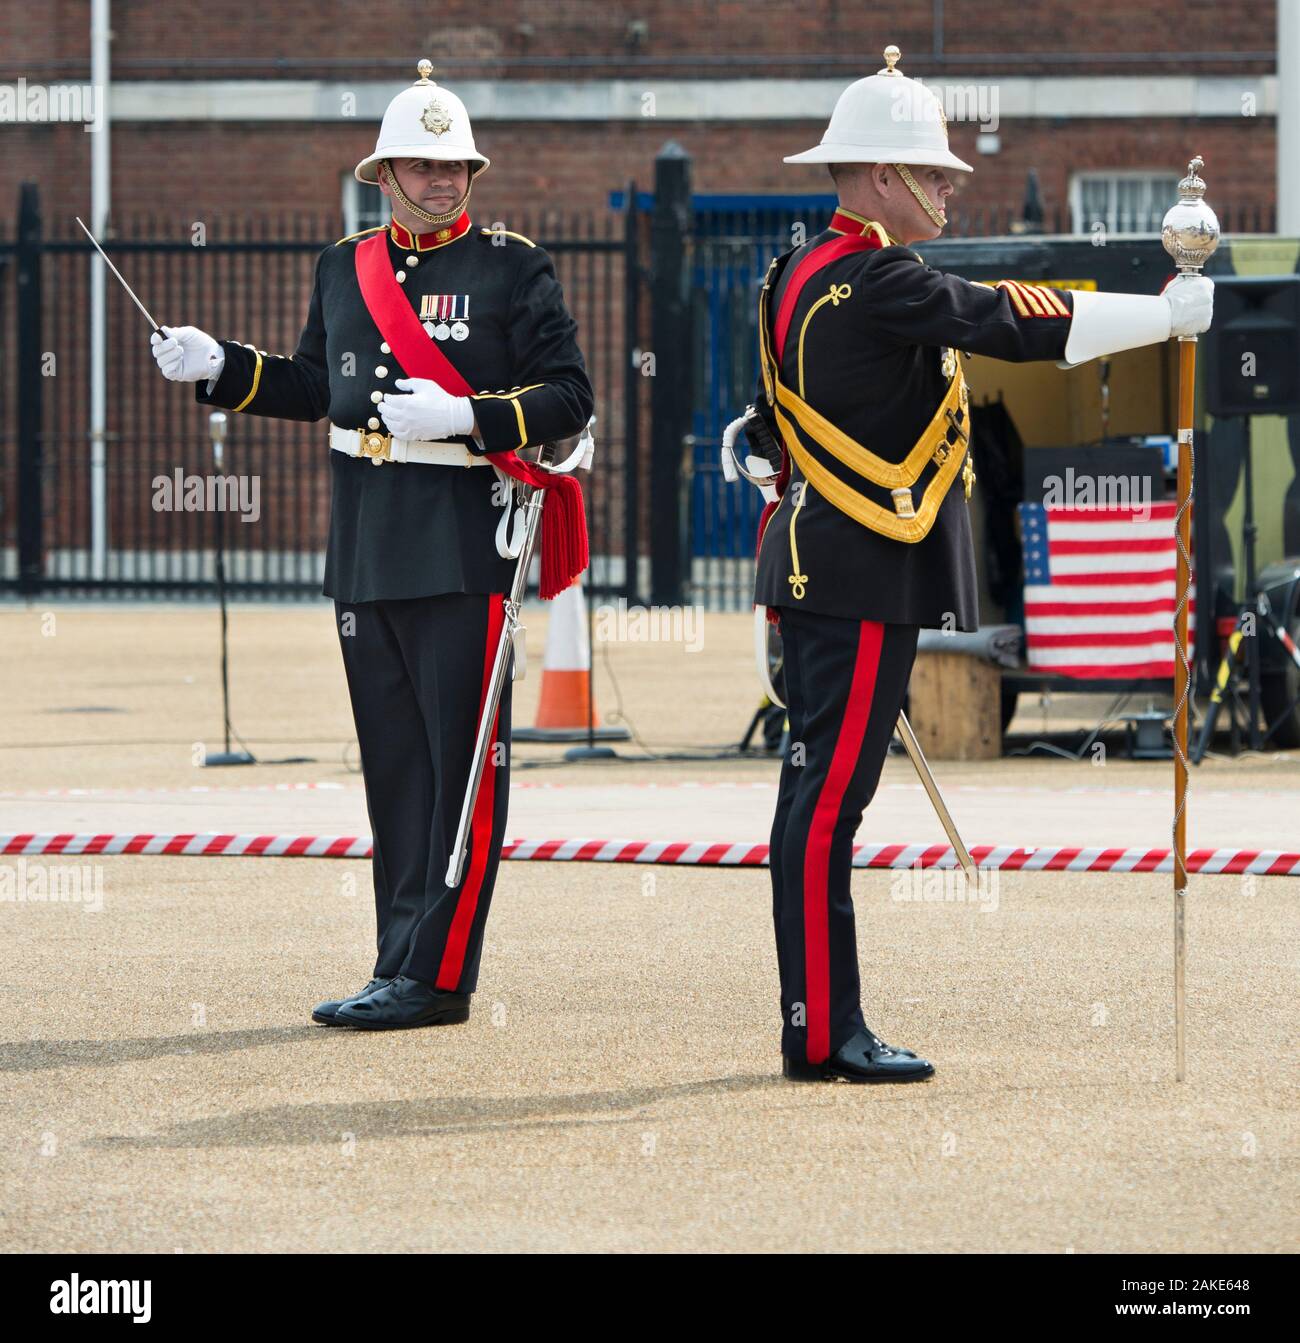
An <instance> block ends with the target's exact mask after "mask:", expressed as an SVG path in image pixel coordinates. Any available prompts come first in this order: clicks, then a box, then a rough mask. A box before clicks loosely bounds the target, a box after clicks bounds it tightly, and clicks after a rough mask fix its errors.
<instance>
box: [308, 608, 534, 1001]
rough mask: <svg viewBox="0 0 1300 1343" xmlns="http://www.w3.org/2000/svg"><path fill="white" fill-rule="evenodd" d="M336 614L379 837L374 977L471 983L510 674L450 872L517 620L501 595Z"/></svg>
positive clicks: (489, 875)
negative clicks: (503, 645) (462, 847)
mask: <svg viewBox="0 0 1300 1343" xmlns="http://www.w3.org/2000/svg"><path fill="white" fill-rule="evenodd" d="M335 614H336V616H337V619H338V626H339V643H340V645H341V647H342V649H343V665H344V667H345V669H346V671H347V679H348V693H349V695H350V696H351V699H352V716H353V720H354V721H355V723H356V729H357V740H358V742H359V743H360V747H361V770H362V774H363V776H364V778H365V783H366V807H367V810H368V811H369V813H370V832H371V834H372V835H373V836H374V856H373V860H372V870H373V875H374V883H375V922H376V941H377V946H378V955H377V958H376V961H375V968H374V974H375V976H376V977H381V978H388V977H391V976H393V975H399V974H401V975H409V976H411V977H412V978H413V979H422V980H425V981H426V982H427V983H430V984H435V985H436V986H437V987H438V988H440V989H447V990H454V991H456V992H459V993H472V992H473V991H474V988H475V985H476V984H477V982H478V968H479V955H480V952H481V950H482V946H483V927H484V924H485V923H486V921H487V915H488V907H489V905H490V904H491V901H492V888H493V885H494V883H495V881H496V874H497V864H498V862H499V861H500V857H501V845H502V843H503V841H504V839H505V826H506V807H507V802H508V800H509V791H510V679H509V676H508V675H507V678H506V682H505V687H504V689H503V691H502V694H501V703H500V708H499V710H498V714H497V721H496V725H495V729H494V732H493V743H492V747H491V749H490V750H489V753H488V758H487V764H486V766H485V768H484V771H483V781H482V783H481V785H480V787H479V792H478V800H477V803H476V805H475V809H474V813H473V823H472V826H471V830H470V843H469V852H468V855H467V857H466V860H465V868H464V872H463V874H462V877H461V880H460V882H459V883H458V884H457V885H456V886H455V887H454V888H453V887H448V886H447V885H446V884H445V880H444V878H445V874H446V870H447V861H448V857H449V855H450V853H451V850H452V847H453V845H454V843H455V837H456V826H457V823H458V822H459V820H460V811H461V804H462V801H463V799H464V795H465V787H466V784H467V783H468V781H469V772H470V764H471V761H472V759H473V755H474V739H475V734H476V733H477V730H478V723H479V719H480V718H481V716H482V713H483V705H484V700H485V696H486V691H487V683H488V678H489V674H490V672H491V669H492V659H493V657H494V655H495V653H496V646H497V639H498V636H499V634H500V632H501V625H502V621H503V619H504V614H503V610H502V599H501V594H500V593H497V594H492V595H489V594H486V593H459V592H457V593H448V594H444V595H441V596H436V597H415V598H410V599H405V600H400V601H375V602H357V603H347V602H335Z"/></svg>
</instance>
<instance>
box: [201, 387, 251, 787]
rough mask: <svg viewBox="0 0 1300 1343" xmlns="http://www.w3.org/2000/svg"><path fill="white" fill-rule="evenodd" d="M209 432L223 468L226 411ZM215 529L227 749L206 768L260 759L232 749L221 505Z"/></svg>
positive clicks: (207, 760) (206, 760) (217, 414)
mask: <svg viewBox="0 0 1300 1343" xmlns="http://www.w3.org/2000/svg"><path fill="white" fill-rule="evenodd" d="M208 432H209V434H211V436H212V461H213V464H214V465H215V466H216V468H217V472H218V473H220V472H221V468H222V462H223V460H224V455H225V454H224V448H223V444H224V443H225V439H226V415H225V412H224V411H220V410H214V411H213V412H212V414H211V415H209V416H208ZM213 529H214V532H215V537H214V539H215V541H216V562H217V601H218V603H219V604H220V606H221V716H222V722H223V723H224V725H225V736H226V749H225V750H224V751H214V752H211V753H208V752H205V753H204V757H203V765H204V768H205V769H206V768H207V767H209V766H212V765H255V764H256V763H257V761H256V760H255V759H254V758H253V757H252V755H250V754H249V752H248V751H232V750H231V749H230V735H231V734H230V649H229V640H228V637H227V626H228V623H229V621H228V617H227V613H226V556H225V549H226V547H225V541H226V533H225V515H224V510H222V509H220V508H218V509H216V510H215V513H214V516H213Z"/></svg>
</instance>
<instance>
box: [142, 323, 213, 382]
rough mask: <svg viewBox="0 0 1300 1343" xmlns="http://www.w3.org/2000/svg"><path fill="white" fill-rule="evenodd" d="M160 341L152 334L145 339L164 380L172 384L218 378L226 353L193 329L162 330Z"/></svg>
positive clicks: (206, 334)
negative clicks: (165, 337)
mask: <svg viewBox="0 0 1300 1343" xmlns="http://www.w3.org/2000/svg"><path fill="white" fill-rule="evenodd" d="M161 329H162V330H163V331H165V332H166V333H167V339H166V340H164V339H163V338H162V337H161V336H160V335H159V334H158V333H157V332H156V331H155V332H154V334H153V335H152V336H150V337H149V344H150V345H152V346H153V357H154V358H155V359H156V360H157V361H158V367H159V368H160V369H162V374H163V377H164V378H170V379H171V381H172V382H204V381H210V380H212V379H214V378H219V377H220V376H221V370H222V369H223V368H224V367H225V365H226V352H225V351H224V350H223V349H222V348H221V346H220V345H218V344H217V342H216V341H215V340H213V339H212V337H211V336H209V335H208V333H207V332H206V331H200V330H199V329H198V327H196V326H165V327H163V328H161Z"/></svg>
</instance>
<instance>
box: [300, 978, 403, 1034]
mask: <svg viewBox="0 0 1300 1343" xmlns="http://www.w3.org/2000/svg"><path fill="white" fill-rule="evenodd" d="M392 982H393V981H392V980H391V979H372V980H371V981H370V983H369V984H367V985H366V987H365V988H364V989H362V990H361V992H360V993H354V994H353V995H352V996H351V997H350V998H331V999H330V1001H329V1002H327V1003H317V1004H316V1006H315V1007H313V1008H312V1011H311V1019H312V1020H313V1021H317V1022H319V1023H320V1024H321V1025H322V1026H342V1025H343V1024H344V1023H343V1022H341V1021H339V1020H338V1010H339V1008H340V1007H342V1006H343V1004H344V1003H354V1002H356V1001H357V999H358V998H364V997H365V996H366V995H367V994H369V993H374V991H375V990H376V989H382V988H383V987H384V985H385V984H391V983H392Z"/></svg>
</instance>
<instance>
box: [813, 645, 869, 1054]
mask: <svg viewBox="0 0 1300 1343" xmlns="http://www.w3.org/2000/svg"><path fill="white" fill-rule="evenodd" d="M884 636H885V627H884V626H883V625H882V624H880V623H879V622H878V621H875V620H864V621H862V622H861V623H860V625H859V626H858V652H857V657H856V658H855V660H854V663H853V683H852V685H851V686H850V687H849V694H848V703H847V704H846V705H845V708H844V718H843V721H842V722H841V723H840V731H839V736H838V737H836V739H835V751H834V753H833V755H832V756H831V766H830V769H829V770H827V772H826V778H825V779H824V780H823V781H822V786H821V791H820V792H819V793H818V794H817V804H816V806H815V807H814V808H813V816H812V825H811V826H810V827H809V830H808V847H807V849H806V850H805V852H804V860H803V939H804V941H803V954H804V979H805V985H804V992H805V993H806V994H807V998H808V1001H807V1003H806V1004H805V1007H806V1011H807V1016H808V1062H809V1063H821V1062H822V1061H823V1060H824V1059H825V1058H826V1057H827V1055H828V1054H829V1053H830V1052H831V1046H830V1033H831V951H830V940H829V934H828V931H827V928H828V919H829V906H830V888H829V882H828V877H829V873H830V856H831V840H832V838H833V837H834V834H835V824H836V822H837V821H838V820H839V817H840V805H841V804H842V803H843V801H844V794H845V792H846V791H847V790H848V786H849V782H850V780H851V779H852V778H853V771H854V769H855V768H856V767H857V763H858V757H859V755H861V753H862V741H863V738H864V737H865V736H866V734H867V720H868V719H869V718H870V717H871V701H872V697H873V694H874V692H875V688H876V673H877V672H878V670H879V669H880V646H881V643H882V642H883V640H884Z"/></svg>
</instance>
